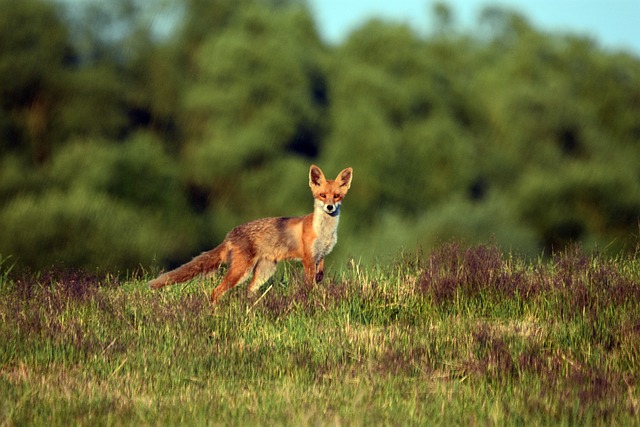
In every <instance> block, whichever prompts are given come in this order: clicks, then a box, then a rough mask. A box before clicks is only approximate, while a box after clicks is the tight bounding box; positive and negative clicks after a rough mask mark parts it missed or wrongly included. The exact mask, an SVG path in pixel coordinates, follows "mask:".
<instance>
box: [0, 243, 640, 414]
mask: <svg viewBox="0 0 640 427" xmlns="http://www.w3.org/2000/svg"><path fill="white" fill-rule="evenodd" d="M7 270H8V268H7V263H6V262H5V263H4V270H3V271H5V273H4V274H2V275H0V283H1V291H0V315H1V316H2V322H0V343H1V344H0V394H1V395H2V397H3V398H2V400H1V402H0V424H1V425H24V424H32V425H44V424H45V423H46V424H48V425H68V424H69V423H74V424H78V425H94V424H96V423H99V424H116V425H121V424H125V425H126V424H136V425H138V424H147V425H148V424H152V425H157V424H178V423H187V424H190V425H202V424H213V425H230V424H232V425H248V424H249V425H254V424H268V425H274V424H276V425H277V424H287V425H310V424H313V425H316V424H342V425H344V424H347V425H372V424H376V425H379V424H393V425H398V424H399V425H406V424H420V423H423V424H440V425H452V424H453V425H455V424H465V425H466V424H480V425H484V424H501V425H503V424H504V425H521V424H522V423H526V424H527V425H531V424H533V425H535V424H554V425H557V424H582V425H584V424H594V425H610V424H618V425H633V424H638V412H639V410H640V391H639V390H638V386H639V384H640V363H639V362H640V314H639V313H640V262H639V260H638V257H637V254H636V255H635V256H628V257H625V258H615V259H612V258H605V257H600V256H597V255H585V254H584V253H583V252H581V251H580V250H579V249H577V248H571V249H569V250H567V251H566V252H564V253H562V254H557V255H555V256H553V257H550V258H549V259H544V260H542V259H541V260H536V261H525V260H522V259H520V258H518V257H515V256H511V255H508V254H502V253H500V252H499V250H497V249H496V248H493V247H488V246H477V247H463V246H460V245H457V244H448V245H444V246H441V247H440V248H439V249H437V250H436V251H434V252H432V253H430V254H414V255H410V256H408V255H403V256H399V257H397V259H395V260H393V261H389V262H387V263H385V264H384V265H380V266H379V267H378V268H375V269H369V270H363V269H362V268H361V267H360V266H359V265H358V264H356V263H352V264H351V266H350V268H349V269H347V270H345V271H343V272H340V273H339V274H336V275H335V276H334V277H333V278H332V277H329V280H328V281H327V282H325V283H324V284H322V285H319V286H317V287H315V288H313V289H307V288H305V287H304V286H303V285H302V284H301V277H302V276H301V272H300V269H299V268H298V266H294V265H290V266H285V267H284V268H283V269H282V270H281V272H280V273H279V274H278V275H277V276H276V278H275V279H274V280H272V281H271V282H269V284H267V285H266V287H265V288H263V291H264V295H263V296H262V297H261V298H259V299H258V300H250V299H249V298H248V297H247V296H246V295H245V288H244V287H239V288H237V289H236V290H234V291H232V292H230V293H229V294H228V295H226V296H225V298H223V300H222V302H221V304H220V305H219V306H217V307H215V308H211V307H210V306H209V303H208V293H209V292H210V290H211V289H212V287H213V286H214V284H213V283H211V282H205V281H194V282H192V283H190V284H186V285H177V286H174V287H172V288H168V289H167V290H166V291H163V292H152V291H150V290H148V289H147V287H146V286H145V278H144V277H139V278H131V279H130V280H126V281H119V280H117V279H114V278H111V277H98V278H95V277H89V276H87V275H84V274H78V273H73V272H64V273H50V272H47V273H41V274H36V275H30V276H21V277H12V276H11V275H10V274H8V273H7Z"/></svg>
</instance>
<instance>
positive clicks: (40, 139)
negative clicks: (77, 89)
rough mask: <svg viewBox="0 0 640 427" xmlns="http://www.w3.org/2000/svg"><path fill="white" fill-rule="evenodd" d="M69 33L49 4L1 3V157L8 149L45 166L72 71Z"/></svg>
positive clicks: (35, 1)
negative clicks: (54, 121)
mask: <svg viewBox="0 0 640 427" xmlns="http://www.w3.org/2000/svg"><path fill="white" fill-rule="evenodd" d="M70 60H71V46H70V44H69V43H68V40H67V30H66V27H65V25H64V22H63V21H62V20H61V19H60V17H59V15H58V13H57V10H56V7H55V5H54V4H52V3H50V2H46V1H44V0H24V1H19V2H15V1H11V0H0V109H1V112H0V130H1V131H2V136H3V138H2V140H0V155H1V154H2V152H5V151H6V150H8V149H11V150H13V151H17V152H20V153H23V154H25V155H27V156H28V157H29V158H30V159H31V161H33V162H34V163H41V162H42V161H44V160H45V159H46V158H47V157H48V155H49V153H50V152H51V150H52V145H53V144H54V143H55V142H56V141H52V140H51V139H50V138H49V131H50V128H51V122H52V118H53V115H54V114H55V113H54V112H55V110H56V108H57V106H58V104H59V97H60V95H61V94H62V91H63V87H64V82H65V81H66V80H67V79H68V75H67V73H66V70H65V69H66V67H67V65H68V63H69V61H70Z"/></svg>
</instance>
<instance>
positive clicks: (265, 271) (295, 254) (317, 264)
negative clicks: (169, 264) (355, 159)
mask: <svg viewBox="0 0 640 427" xmlns="http://www.w3.org/2000/svg"><path fill="white" fill-rule="evenodd" d="M352 177H353V170H352V169H351V168H346V169H344V170H342V172H340V174H338V177H337V178H336V179H333V180H327V179H326V178H325V177H324V174H323V173H322V171H321V170H320V168H319V167H317V166H315V165H311V168H310V169H309V186H310V187H311V191H312V193H313V197H314V209H313V212H312V213H310V214H308V215H305V216H302V217H293V218H286V217H278V218H263V219H258V220H255V221H251V222H248V223H246V224H242V225H239V226H237V227H235V228H234V229H233V230H231V231H230V232H229V233H228V234H227V236H226V237H225V239H224V241H223V242H222V243H221V244H220V245H219V246H217V247H216V248H214V249H212V250H210V251H207V252H203V253H202V254H200V255H198V256H197V257H195V258H194V259H192V260H191V261H189V262H188V263H186V264H184V265H182V266H180V267H178V268H176V269H175V270H172V271H169V272H167V273H164V274H162V275H161V276H159V277H157V278H156V279H154V280H152V281H150V282H149V286H150V287H151V288H153V289H158V288H161V287H163V286H166V285H171V284H173V283H179V282H184V281H186V280H189V279H191V278H193V277H196V276H198V275H201V274H214V273H215V272H216V271H217V270H218V268H219V267H220V265H222V264H226V265H227V267H228V268H227V273H226V274H225V276H224V278H223V279H222V283H220V285H219V286H218V287H217V288H215V289H214V290H213V292H212V293H211V301H212V302H213V303H215V302H217V301H218V299H219V298H220V297H221V296H222V295H223V294H224V293H225V292H226V291H228V290H229V289H231V288H233V287H234V286H236V285H238V284H240V283H242V282H244V281H245V280H247V279H248V278H249V277H252V279H251V283H250V284H249V291H250V292H252V293H255V292H257V291H258V289H259V288H260V286H261V285H262V284H263V283H265V282H266V281H267V280H268V279H269V278H270V277H271V276H272V275H273V273H274V272H275V270H276V264H277V263H278V262H279V261H282V260H285V259H296V260H301V261H302V265H303V267H304V275H305V282H306V283H307V284H312V283H314V282H319V281H321V280H322V279H323V277H324V257H325V256H326V255H327V254H328V253H329V252H331V250H332V249H333V247H334V246H335V244H336V242H337V238H338V237H337V231H338V222H339V218H340V206H341V203H342V199H343V198H344V196H345V195H346V194H347V191H348V190H349V188H350V187H351V179H352Z"/></svg>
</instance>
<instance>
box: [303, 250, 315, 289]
mask: <svg viewBox="0 0 640 427" xmlns="http://www.w3.org/2000/svg"><path fill="white" fill-rule="evenodd" d="M302 266H303V267H304V283H305V284H306V285H313V284H314V282H315V279H316V277H317V276H316V261H315V260H314V259H313V256H311V255H310V254H309V255H306V256H305V257H303V258H302Z"/></svg>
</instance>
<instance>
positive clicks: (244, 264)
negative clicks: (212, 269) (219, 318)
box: [211, 251, 252, 304]
mask: <svg viewBox="0 0 640 427" xmlns="http://www.w3.org/2000/svg"><path fill="white" fill-rule="evenodd" d="M251 270H252V264H251V261H250V260H249V259H247V258H246V257H244V256H243V255H242V253H241V252H239V251H234V252H232V254H231V256H230V259H229V264H228V270H227V274H225V276H224V278H223V279H222V283H220V285H218V287H217V288H215V289H214V290H213V292H211V303H212V304H215V303H216V302H218V299H219V298H220V297H221V296H222V294H224V293H225V292H227V291H228V290H229V289H231V288H233V287H235V286H236V285H238V284H240V283H242V282H244V281H245V280H247V278H248V277H249V275H250V274H251Z"/></svg>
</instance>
